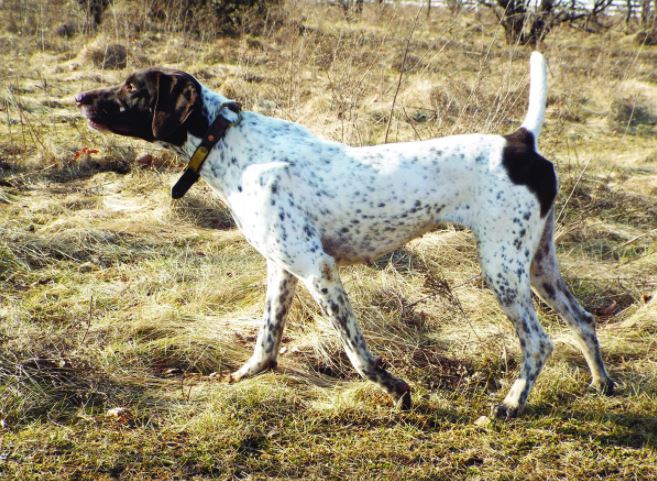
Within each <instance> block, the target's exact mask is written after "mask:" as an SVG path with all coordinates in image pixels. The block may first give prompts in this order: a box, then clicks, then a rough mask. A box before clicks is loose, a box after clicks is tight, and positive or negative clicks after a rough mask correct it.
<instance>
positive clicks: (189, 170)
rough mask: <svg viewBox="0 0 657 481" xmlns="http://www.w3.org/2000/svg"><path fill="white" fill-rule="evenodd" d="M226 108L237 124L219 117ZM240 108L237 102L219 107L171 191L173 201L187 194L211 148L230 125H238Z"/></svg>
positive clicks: (240, 118) (221, 116)
mask: <svg viewBox="0 0 657 481" xmlns="http://www.w3.org/2000/svg"><path fill="white" fill-rule="evenodd" d="M224 107H226V108H228V109H230V110H232V111H233V112H235V113H236V114H237V116H238V118H237V122H231V121H230V120H228V119H226V118H225V117H224V116H223V115H221V111H222V110H223V108H224ZM240 112H241V107H240V104H238V103H237V102H225V103H223V104H221V105H220V106H219V115H217V118H216V119H214V122H212V124H210V127H209V128H208V131H207V132H206V133H205V135H204V136H203V139H202V140H201V143H200V145H199V146H198V147H197V148H196V150H195V151H194V153H193V154H192V157H191V158H190V159H189V163H188V164H187V167H186V168H185V171H184V172H183V175H181V176H180V179H178V182H176V185H174V186H173V189H171V197H173V198H174V199H180V198H181V197H182V196H183V195H185V194H186V193H187V191H188V190H189V189H190V187H191V186H192V185H194V182H196V181H197V180H198V178H199V176H200V172H201V167H203V163H204V162H205V159H207V158H208V154H209V153H210V150H212V147H214V146H215V145H216V144H217V142H219V141H220V140H221V139H223V138H224V136H225V135H226V131H227V130H228V128H229V127H230V126H232V125H235V124H238V123H239V122H240V120H242V116H241V113H240Z"/></svg>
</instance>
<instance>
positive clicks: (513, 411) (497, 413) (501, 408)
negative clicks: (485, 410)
mask: <svg viewBox="0 0 657 481" xmlns="http://www.w3.org/2000/svg"><path fill="white" fill-rule="evenodd" d="M518 414H520V408H519V407H509V406H507V405H506V404H496V405H495V406H493V408H492V409H491V415H492V416H493V417H496V418H497V419H513V418H517V417H518Z"/></svg>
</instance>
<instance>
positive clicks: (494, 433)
mask: <svg viewBox="0 0 657 481" xmlns="http://www.w3.org/2000/svg"><path fill="white" fill-rule="evenodd" d="M7 3H8V5H9V4H10V5H9V7H10V8H7V9H4V10H2V11H1V12H0V20H1V21H2V22H3V25H4V29H3V30H2V32H3V33H1V34H0V45H2V46H3V47H5V48H3V49H2V50H1V52H2V53H0V55H2V58H1V59H0V60H1V61H2V64H3V73H2V77H1V78H0V82H1V83H2V85H0V114H1V117H2V121H1V123H0V283H1V284H0V285H1V286H2V288H1V289H0V420H1V425H0V429H1V431H2V437H1V438H0V478H2V479H16V480H42V479H43V480H45V479H52V480H60V479H79V480H83V479H89V480H104V479H106V480H110V479H198V480H200V479H254V480H255V479H359V480H366V479H376V480H380V479H413V480H442V479H445V480H448V479H449V480H454V479H472V480H484V479H485V480H507V479H508V480H510V479H523V480H528V479H529V480H531V479H536V480H539V479H540V480H562V479H580V478H582V479H584V478H586V479H613V480H617V479H622V480H644V479H653V478H655V476H657V434H656V433H657V354H656V352H657V351H656V348H657V304H656V302H657V301H655V297H657V292H656V290H657V147H656V146H655V142H654V135H655V127H654V125H652V124H651V123H646V124H639V125H637V122H640V118H637V117H632V116H631V114H630V117H628V116H627V115H625V114H626V113H627V109H626V110H624V111H623V112H624V115H623V116H618V115H617V106H618V105H625V104H623V103H622V102H626V101H627V98H628V97H627V95H625V92H624V91H623V86H624V85H632V86H633V88H636V89H638V90H639V91H640V92H641V95H640V96H635V97H632V99H631V101H632V102H633V104H632V105H636V104H637V102H639V103H641V102H643V103H646V104H645V105H643V104H641V105H639V107H641V109H642V110H641V111H642V112H644V111H646V112H651V111H653V110H652V109H653V108H654V105H652V104H650V102H652V101H654V98H656V97H655V92H657V84H655V76H654V62H655V60H656V59H657V47H647V46H646V47H641V46H637V45H635V44H634V43H633V42H632V40H631V39H632V38H633V37H632V36H629V35H628V36H626V35H625V34H624V33H623V32H622V31H620V29H612V30H611V31H609V32H606V33H603V34H599V35H591V34H586V33H583V32H579V31H573V30H569V29H567V28H561V29H559V30H556V31H554V32H552V33H550V35H549V37H548V39H547V42H546V44H545V45H543V46H542V47H541V49H542V50H543V51H544V52H545V53H546V56H547V57H548V59H549V61H550V74H551V76H550V98H549V108H548V115H547V121H546V125H545V130H544V133H543V134H542V137H541V149H542V151H543V152H544V154H545V155H546V156H548V157H549V158H551V159H553V160H554V161H555V163H556V165H557V170H558V172H559V175H560V186H561V191H560V194H559V198H558V203H557V213H558V218H559V221H558V229H557V242H558V249H559V257H560V260H561V264H562V268H563V271H564V273H565V276H566V278H567V280H568V282H569V283H570V285H571V286H572V288H573V289H574V291H575V293H576V295H577V297H578V298H579V299H581V300H582V302H583V304H584V305H585V306H586V307H587V308H589V309H590V310H592V311H593V312H595V313H597V314H598V330H599V337H600V339H601V342H602V344H603V350H604V353H605V356H606V359H607V363H608V366H609V368H610V369H611V372H612V374H613V376H614V377H615V379H616V380H617V381H618V383H619V393H618V394H617V395H616V396H614V397H609V398H607V397H601V396H599V395H596V394H595V393H592V392H590V391H589V389H588V387H587V383H588V381H589V377H588V372H587V369H586V367H585V364H584V361H583V359H582V356H581V355H580V353H579V352H578V351H577V350H576V348H575V347H573V344H572V342H571V338H570V337H569V333H568V331H567V330H566V329H565V327H564V326H563V325H562V323H561V322H560V321H559V319H558V318H557V316H556V315H555V313H554V312H552V311H551V310H550V309H549V308H548V307H547V306H545V305H542V304H541V303H539V302H538V301H537V308H538V311H539V316H540V317H541V320H542V322H543V324H544V325H545V327H546V329H547V330H548V331H549V333H550V334H551V336H552V337H553V339H554V340H555V341H557V342H556V349H555V353H554V355H553V357H552V358H551V360H550V361H549V363H548V365H547V367H546V369H545V371H544V373H543V375H542V376H541V377H540V379H539V381H538V383H537V385H536V388H535V389H534V391H533V393H532V395H531V397H530V399H529V405H528V408H527V411H526V413H525V415H524V416H523V417H521V418H519V419H517V420H513V421H510V422H498V421H491V422H487V420H485V419H484V420H482V421H479V422H476V421H477V420H478V419H479V418H480V417H481V416H482V415H487V414H488V413H489V411H490V407H491V405H493V404H494V403H496V402H498V401H499V400H500V399H501V398H502V397H503V396H504V394H505V391H506V390H507V389H508V388H509V386H510V383H511V382H512V380H513V378H514V375H515V373H516V369H517V365H518V362H519V349H518V346H517V340H516V339H515V336H514V334H513V332H512V327H511V326H510V324H509V322H508V321H507V320H506V319H505V317H504V315H503V314H502V312H501V311H500V309H499V307H498V306H497V304H496V302H495V300H494V298H493V296H492V294H491V293H490V292H489V291H488V289H487V288H486V287H485V286H484V285H483V282H482V280H481V277H480V268H479V265H478V261H477V253H476V248H475V245H474V242H473V238H472V236H471V234H470V233H469V232H467V231H465V230H462V229H460V228H458V227H456V226H444V228H442V229H440V230H438V231H437V232H434V233H431V234H428V235H426V236H424V237H423V238H421V239H418V240H415V241H413V242H411V243H409V244H408V245H407V246H406V247H405V248H403V249H401V250H399V251H397V252H394V253H392V254H390V255H388V256H385V257H384V258H382V259H379V260H377V261H376V262H375V263H374V264H372V265H369V266H357V267H350V268H345V269H343V276H344V280H345V283H346V285H347V289H348V291H349V293H350V295H351V298H352V303H353V305H354V308H355V309H356V313H357V316H358V318H359V319H360V322H361V325H362V327H363V330H364V331H365V335H366V338H367V339H368V341H369V342H370V345H371V347H372V349H373V351H374V352H375V353H377V354H378V355H380V356H381V357H382V358H383V359H384V361H385V362H386V363H387V364H388V365H389V366H390V369H391V370H392V371H393V372H395V373H398V374H399V375H400V376H402V377H404V378H405V379H406V380H408V381H409V382H410V383H411V385H412V387H413V389H414V396H415V406H414V408H413V410H412V411H410V412H405V413H400V412H396V411H394V410H392V409H391V403H390V400H389V399H388V398H387V397H386V396H385V395H384V394H383V393H382V392H381V391H380V390H378V389H377V388H376V387H375V386H373V385H372V384H369V383H367V382H365V381H362V380H361V379H360V378H359V377H358V376H357V375H356V374H355V373H354V371H353V370H352V368H351V367H350V366H349V362H348V360H347V359H346V356H345V355H344V353H343V352H342V349H341V348H340V345H339V342H338V339H337V336H336V335H335V333H334V332H333V331H332V329H331V328H330V326H329V325H328V323H327V322H326V320H324V319H323V318H322V316H321V315H320V313H319V310H318V308H317V307H316V306H315V304H314V303H313V302H312V300H311V298H310V296H309V295H308V294H307V293H306V292H305V291H303V289H299V292H298V293H297V295H296V299H295V302H294V305H293V309H292V312H291V313H290V318H289V321H288V328H287V330H286V334H285V338H284V341H283V352H282V354H281V356H280V358H279V369H278V370H277V372H271V373H266V374H264V375H261V376H258V377H257V378H255V379H250V380H245V381H242V382H240V383H237V384H232V385H229V384H227V383H225V382H224V381H223V375H224V374H226V373H228V372H230V371H231V370H234V369H236V368H237V367H238V366H239V365H240V363H241V362H243V361H244V360H245V359H246V358H247V357H248V356H249V354H250V350H251V347H252V345H253V341H254V339H255V334H256V332H257V326H258V318H259V316H260V313H261V309H262V304H263V300H264V287H265V284H264V283H265V279H264V276H265V272H264V261H263V260H262V259H261V258H260V257H259V255H257V253H256V252H255V251H254V250H253V249H252V248H251V247H250V246H249V245H248V244H247V243H246V242H245V241H244V240H243V238H242V237H241V235H240V234H239V232H238V231H237V230H236V229H235V226H234V224H233V223H232V220H231V218H230V215H229V213H228V212H227V211H226V209H225V208H224V207H223V206H222V205H221V203H220V202H219V201H218V200H216V199H215V198H214V197H213V196H212V193H211V192H210V190H209V188H208V187H207V186H205V185H204V184H203V183H199V184H197V185H195V186H194V188H193V189H192V190H191V191H190V193H189V194H188V195H187V196H186V197H185V198H184V200H182V201H177V202H174V201H171V200H170V198H169V189H170V186H171V184H172V183H173V182H174V180H175V179H176V177H177V175H178V174H179V172H180V170H181V165H182V164H181V162H180V161H179V160H178V159H176V158H174V157H172V156H171V155H170V154H167V153H165V152H163V151H160V150H159V149H158V148H156V147H155V146H151V145H147V144H145V143H141V142H138V141H130V140H126V139H123V138H118V137H112V136H101V135H98V134H96V133H93V132H90V131H88V130H87V129H86V126H85V122H84V120H83V119H81V118H80V116H79V114H78V113H77V112H76V111H75V108H74V105H73V102H72V97H73V95H74V94H75V93H77V92H78V91H81V90H84V89H89V88H94V87H97V86H104V85H107V84H110V83H113V82H118V81H120V80H121V79H123V78H124V77H125V75H126V73H127V72H128V71H131V70H133V69H136V68H141V67H145V66H149V65H152V64H162V65H168V66H175V67H179V68H183V69H184V70H187V71H189V72H191V73H193V74H195V75H197V76H198V77H199V78H200V79H201V80H202V81H203V82H204V83H206V84H208V85H209V86H211V87H212V88H215V89H218V90H220V91H222V92H223V93H224V94H226V95H228V96H231V97H235V98H236V99H237V100H239V101H241V102H242V103H243V105H244V107H245V108H247V109H253V110H257V111H260V112H264V113H267V114H271V115H276V116H279V117H283V118H288V119H292V120H295V121H299V122H301V123H303V124H305V125H307V126H308V127H309V128H311V129H312V130H313V131H315V132H317V133H318V134H321V135H323V136H326V137H330V138H333V139H336V140H340V141H345V142H349V143H351V144H355V145H362V144H370V143H380V142H383V140H384V138H385V136H386V131H387V135H388V138H389V141H402V140H414V139H425V138H430V137H433V136H437V135H447V134H452V133H460V132H467V131H486V132H508V131H511V130H512V129H513V128H514V127H515V126H516V125H518V123H519V121H520V119H521V118H522V116H523V114H524V108H525V104H526V95H527V85H526V84H527V62H526V60H527V57H528V53H529V52H528V51H527V50H525V49H523V48H520V47H509V46H506V45H505V44H504V43H503V35H502V31H501V30H500V29H499V28H498V27H497V26H496V25H495V23H494V21H493V19H492V18H490V17H489V16H488V15H487V14H486V13H481V14H475V13H472V12H466V13H463V14H461V15H460V16H458V17H454V16H452V15H450V14H449V13H448V12H446V11H443V10H440V9H433V10H432V13H431V16H430V17H429V18H428V19H427V18H425V15H424V14H420V15H419V16H417V15H416V14H417V11H416V10H415V9H414V8H412V7H401V6H394V5H389V6H386V7H378V6H374V5H371V6H366V8H365V12H364V13H363V16H362V17H352V18H349V17H345V15H344V14H343V12H342V11H341V10H340V9H339V8H337V7H331V6H327V5H324V4H314V3H313V4H308V3H305V2H294V1H291V2H288V3H287V4H286V5H285V6H284V7H283V14H278V16H272V21H271V22H269V23H267V22H265V24H264V27H263V33H262V34H261V35H255V34H245V35H243V36H241V37H227V38H213V37H212V36H210V35H204V34H203V33H202V32H201V34H195V33H193V32H184V31H182V32H181V31H176V28H174V27H175V25H172V24H170V23H166V22H165V23H156V22H154V21H153V20H152V19H148V18H147V17H146V16H145V14H144V13H143V12H142V10H140V9H137V10H135V9H134V8H131V7H130V4H129V3H128V2H125V1H116V2H114V3H115V5H114V7H112V9H110V10H109V11H108V13H107V14H106V16H105V21H104V23H103V24H102V26H101V28H100V30H99V31H98V32H96V33H86V34H78V35H76V36H74V37H73V38H70V39H65V38H60V37H57V36H56V35H55V34H54V31H55V29H56V28H57V26H58V25H59V24H61V23H62V22H63V21H64V20H67V21H70V22H72V23H74V24H77V25H81V24H82V23H83V16H82V15H81V14H80V13H79V11H78V10H76V9H75V7H74V4H75V2H64V1H57V2H42V1H36V0H35V1H14V2H7ZM416 18H417V20H416ZM276 19H278V20H277V21H276V22H274V21H273V20H276ZM141 25H145V27H141ZM105 41H111V42H113V43H119V44H123V45H125V46H126V47H127V49H128V66H127V68H126V69H125V70H99V69H98V68H96V67H95V66H94V65H93V63H92V62H91V60H90V59H89V57H88V56H87V54H86V53H85V52H87V50H85V48H87V47H89V46H97V45H102V43H103V42H105ZM407 46H408V50H407ZM190 52H193V54H190ZM404 57H405V58H406V61H405V62H404V60H403V59H404ZM637 86H638V87H637ZM395 96H396V101H395V108H394V110H391V105H392V103H393V98H395ZM651 99H653V100H651ZM619 102H620V104H619ZM623 122H625V123H624V124H623ZM84 147H87V148H89V149H92V150H93V149H96V150H98V151H99V152H98V153H93V154H84V153H82V154H80V155H77V156H76V154H75V153H76V152H80V151H81V150H82V149H83V148H84ZM116 408H120V409H119V410H117V409H116Z"/></svg>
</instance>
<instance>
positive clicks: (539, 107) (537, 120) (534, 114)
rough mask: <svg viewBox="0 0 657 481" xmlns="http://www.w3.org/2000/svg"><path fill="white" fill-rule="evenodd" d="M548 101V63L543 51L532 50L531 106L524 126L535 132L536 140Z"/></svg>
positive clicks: (530, 75) (530, 76)
mask: <svg viewBox="0 0 657 481" xmlns="http://www.w3.org/2000/svg"><path fill="white" fill-rule="evenodd" d="M546 102H547V64H546V63H545V57H543V55H542V54H541V53H539V52H532V55H531V58H530V60H529V107H528V108H527V115H525V120H524V121H523V122H522V127H524V128H525V129H527V130H529V131H530V132H531V133H532V134H534V142H536V141H537V140H538V136H539V134H540V133H541V127H542V126H543V119H544V117H545V104H546Z"/></svg>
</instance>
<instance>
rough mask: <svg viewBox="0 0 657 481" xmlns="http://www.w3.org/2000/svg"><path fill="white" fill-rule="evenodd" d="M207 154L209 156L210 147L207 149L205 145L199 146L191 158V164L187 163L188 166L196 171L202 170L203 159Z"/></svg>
mask: <svg viewBox="0 0 657 481" xmlns="http://www.w3.org/2000/svg"><path fill="white" fill-rule="evenodd" d="M207 156H208V149H206V148H205V147H203V146H199V147H198V148H197V149H196V151H195V152H194V155H192V158H191V159H189V164H187V167H188V168H190V169H192V170H193V171H194V172H196V173H198V171H199V170H201V166H202V165H203V161H204V160H205V158H206V157H207Z"/></svg>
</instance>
